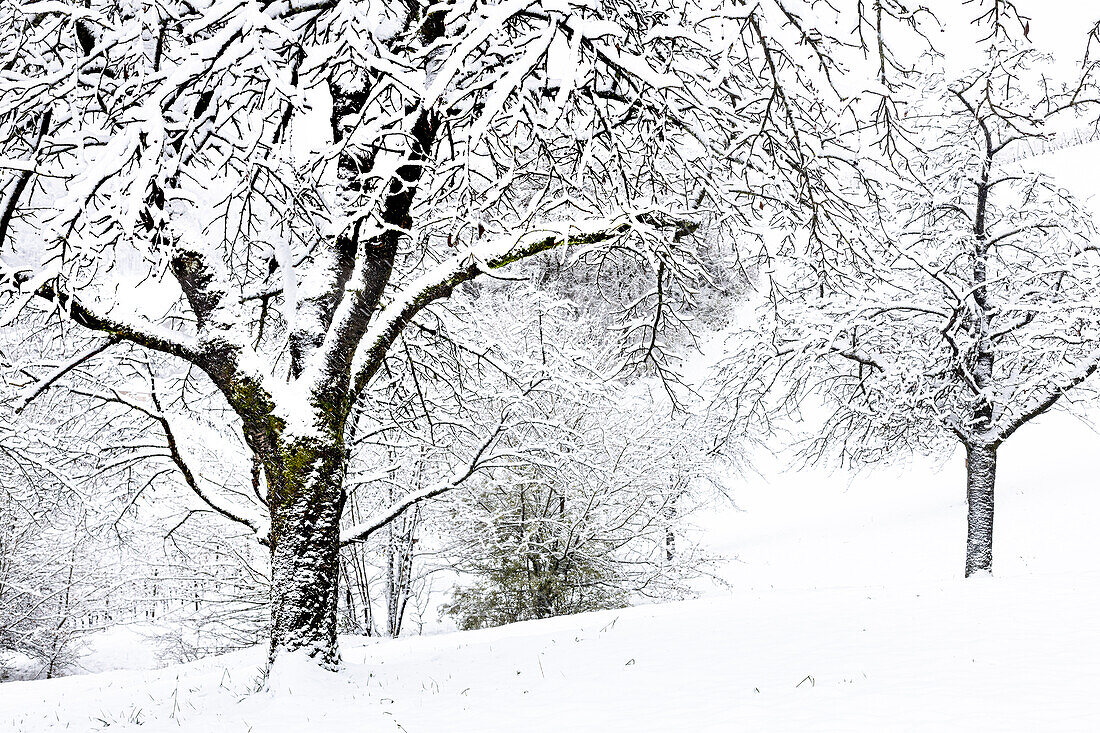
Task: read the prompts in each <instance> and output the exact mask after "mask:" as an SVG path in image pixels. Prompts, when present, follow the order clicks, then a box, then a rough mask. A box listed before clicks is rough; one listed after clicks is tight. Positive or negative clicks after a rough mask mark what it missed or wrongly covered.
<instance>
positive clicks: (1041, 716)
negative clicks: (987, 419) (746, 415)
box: [0, 416, 1100, 733]
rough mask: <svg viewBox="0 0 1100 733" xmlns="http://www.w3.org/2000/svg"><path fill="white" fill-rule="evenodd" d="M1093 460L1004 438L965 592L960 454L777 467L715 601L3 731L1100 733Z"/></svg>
mask: <svg viewBox="0 0 1100 733" xmlns="http://www.w3.org/2000/svg"><path fill="white" fill-rule="evenodd" d="M1098 449H1100V438H1098V437H1097V435H1096V434H1094V433H1093V432H1091V431H1090V430H1089V429H1088V428H1086V427H1084V426H1083V425H1081V424H1080V423H1077V422H1075V421H1073V420H1071V419H1069V418H1067V417H1065V416H1050V417H1047V418H1044V420H1043V421H1042V422H1041V423H1039V424H1037V425H1034V426H1029V427H1028V428H1025V429H1024V430H1022V431H1021V432H1020V434H1018V435H1017V436H1015V437H1014V438H1013V439H1012V440H1011V441H1010V442H1009V443H1007V444H1006V445H1005V446H1004V448H1003V449H1002V451H1003V452H1002V456H1001V477H1000V483H999V489H998V502H999V503H998V508H997V510H998V516H997V527H996V543H997V548H996V550H997V554H996V559H995V567H996V572H997V575H996V577H994V578H988V579H986V578H983V579H977V580H971V581H963V580H962V578H961V570H962V560H963V556H962V549H963V548H962V543H963V536H964V534H963V533H964V528H965V510H964V504H963V501H962V498H963V497H962V466H961V459H960V458H959V457H956V458H955V459H954V460H952V461H949V462H947V463H946V464H945V465H943V466H942V467H936V466H931V465H928V464H922V463H919V462H918V463H915V464H913V465H911V466H909V467H908V468H906V469H897V470H893V471H884V472H878V473H874V474H868V475H864V476H858V477H855V478H853V477H852V476H850V475H847V474H836V475H829V474H826V473H824V472H822V471H817V470H811V471H800V472H798V473H779V472H777V468H778V467H777V466H775V465H768V463H767V462H762V463H761V470H762V473H763V476H762V477H755V478H754V477H751V476H747V477H745V478H744V479H743V480H741V481H740V482H739V484H738V486H737V487H736V492H735V495H736V499H737V501H738V504H739V508H738V509H731V510H728V511H716V512H715V513H714V515H713V516H712V517H710V518H709V521H708V524H709V526H708V529H707V533H708V536H710V537H712V538H713V539H714V541H715V543H716V544H718V545H719V546H720V548H719V549H721V550H723V551H725V552H727V553H728V554H730V555H736V556H737V560H735V561H731V562H730V563H729V565H728V566H727V567H726V569H725V572H724V575H725V577H726V579H727V580H728V581H729V583H730V584H731V588H730V589H726V590H715V591H712V592H710V593H709V594H708V595H707V596H706V597H704V598H702V599H700V600H696V601H689V602H683V603H675V604H668V605H661V606H648V607H641V608H634V609H628V610H622V611H611V612H603V613H596V614H587V615H582V616H574V617H565V618H557V619H551V620H548V621H539V622H529V623H523V624H516V625H514V626H509V627H503V628H498V629H491V630H486V631H476V632H461V633H451V634H441V635H437V636H428V637H418V638H408V639H400V640H397V641H373V640H366V639H358V638H349V639H345V640H344V642H343V653H344V659H345V662H346V669H345V670H344V671H343V672H341V673H339V674H329V673H322V672H315V671H311V670H309V669H308V668H304V667H303V668H298V667H297V666H296V665H295V663H294V660H289V661H288V663H287V664H286V665H285V667H284V668H282V669H276V671H275V672H274V673H273V676H272V679H271V680H269V681H268V684H267V686H266V688H264V689H262V690H261V688H262V687H264V685H263V680H262V679H261V675H260V668H261V663H262V661H263V652H262V650H253V651H248V652H242V653H238V654H233V655H228V656H225V657H218V658H211V659H207V660H203V661H201V662H197V663H193V664H189V665H183V666H175V667H169V668H166V669H161V670H157V671H142V670H135V671H115V672H106V673H102V674H95V675H84V676H76V677H69V678H64V679H59V680H50V681H42V682H18V683H9V684H5V685H0V730H2V731H42V730H61V729H66V730H75V731H85V730H88V731H91V730H99V729H102V728H107V727H109V728H110V729H111V730H116V729H117V730H127V729H134V730H137V729H139V728H140V730H142V731H157V730H164V731H193V732H194V733H206V732H207V731H218V732H219V733H220V732H222V731H224V732H226V733H230V732H235V731H241V732H244V731H250V730H251V731H265V732H272V733H281V732H284V731H306V730H309V731H340V732H341V733H343V731H407V732H408V733H417V732H420V731H425V732H427V731H431V732H433V733H434V732H436V731H450V732H457V731H471V732H472V731H477V732H479V733H482V732H487V731H509V732H510V731H517V730H523V731H528V732H536V731H599V732H600V733H610V732H612V731H631V732H636V731H730V730H752V731H885V730H904V731H918V730H922V731H955V730H958V731H964V730H965V731H1040V730H1041V731H1096V730H1100V695H1098V693H1097V690H1098V689H1100V623H1098V621H1097V619H1098V618H1100V571H1098V570H1097V569H1096V568H1095V565H1096V558H1097V557H1100V533H1097V532H1096V531H1095V529H1094V528H1095V526H1096V524H1097V522H1098V521H1100V493H1098V492H1097V491H1096V490H1095V479H1094V475H1095V473H1096V471H1097V463H1096V461H1097V456H1098V455H1100V450H1098ZM120 638H121V637H120ZM132 641H133V640H132V639H130V638H129V637H127V638H124V639H122V641H120V642H119V644H120V645H122V646H127V645H130V644H131V643H132ZM106 646H108V647H109V646H110V644H107V645H106ZM125 653H126V655H133V654H134V652H133V651H132V650H130V651H126V652H125ZM103 654H104V655H106V654H107V652H106V651H104V652H103ZM138 657H140V655H136V656H134V657H133V659H134V660H135V664H137V665H138V666H146V661H147V660H142V659H139V658H138ZM258 690H259V691H258Z"/></svg>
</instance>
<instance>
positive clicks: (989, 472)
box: [966, 445, 997, 577]
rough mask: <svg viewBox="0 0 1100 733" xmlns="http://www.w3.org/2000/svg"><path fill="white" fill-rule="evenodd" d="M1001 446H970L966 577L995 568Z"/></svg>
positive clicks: (967, 459) (967, 448)
mask: <svg viewBox="0 0 1100 733" xmlns="http://www.w3.org/2000/svg"><path fill="white" fill-rule="evenodd" d="M996 476H997V448H996V447H995V446H989V445H968V446H967V447H966V503H967V522H966V577H970V576H971V575H973V574H975V573H990V572H992V568H993V484H994V480H995V478H996Z"/></svg>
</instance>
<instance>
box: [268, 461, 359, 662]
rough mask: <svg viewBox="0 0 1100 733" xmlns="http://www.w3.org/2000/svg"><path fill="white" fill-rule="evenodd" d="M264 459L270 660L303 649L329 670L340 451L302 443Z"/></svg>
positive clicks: (333, 653) (336, 658) (334, 652)
mask: <svg viewBox="0 0 1100 733" xmlns="http://www.w3.org/2000/svg"><path fill="white" fill-rule="evenodd" d="M280 453H281V455H280V456H279V457H278V458H277V459H275V461H277V462H274V461H273V462H271V463H268V464H267V465H268V468H267V475H268V491H269V503H270V506H271V658H272V659H273V660H274V658H275V657H276V656H277V655H278V654H280V653H282V652H284V651H291V652H293V651H305V652H306V653H308V654H309V655H310V656H311V657H313V658H315V659H316V660H317V661H318V662H319V663H320V664H322V665H323V666H325V667H328V668H330V669H335V668H336V667H337V666H338V665H339V663H340V655H339V651H338V649H337V645H336V618H337V617H336V608H337V602H338V599H339V581H340V572H339V558H340V514H341V512H342V511H343V504H344V493H343V479H344V468H345V461H344V451H343V450H342V449H341V448H340V447H339V446H338V445H330V446H317V445H316V444H314V443H313V442H312V441H300V442H298V443H296V444H294V445H291V446H283V448H282V449H281V450H280Z"/></svg>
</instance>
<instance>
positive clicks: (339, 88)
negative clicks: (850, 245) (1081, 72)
mask: <svg viewBox="0 0 1100 733" xmlns="http://www.w3.org/2000/svg"><path fill="white" fill-rule="evenodd" d="M818 5H819V4H816V3H808V2H804V0H783V2H778V1H773V2H769V3H768V4H766V5H751V6H747V5H742V4H735V5H733V6H731V7H725V6H724V5H722V4H716V5H715V7H700V6H695V5H688V4H683V3H679V2H659V3H656V4H654V3H650V2H646V3H625V4H624V3H589V2H576V3H573V2H564V3H563V2H557V1H554V2H550V0H546V1H545V2H540V1H534V2H532V1H530V0H520V1H519V2H516V1H514V0H502V1H500V2H480V1H477V2H457V3H444V4H438V3H428V2H419V1H417V0H407V1H405V2H400V3H390V4H382V3H375V2H365V1H355V0H262V1H261V2H246V3H205V2H200V3H190V2H177V1H176V0H153V1H151V2H142V3H138V2H121V3H120V2H115V1H114V0H111V1H106V0H92V1H91V2H75V1H73V2H31V3H25V4H21V5H15V4H5V5H4V6H3V7H0V28H2V30H0V64H2V66H3V69H4V71H3V74H2V75H0V159H2V160H3V165H4V167H5V170H6V173H5V179H4V181H3V188H2V191H3V197H2V199H0V201H2V204H0V254H2V256H3V258H4V265H3V270H2V278H3V280H4V281H5V282H6V283H7V284H8V286H9V287H11V288H12V289H13V291H14V292H13V295H14V304H13V306H12V310H9V314H10V313H12V312H14V311H18V310H20V309H22V308H24V307H26V304H27V303H28V302H30V301H32V300H34V301H45V302H46V303H48V304H51V306H52V308H53V311H52V312H53V314H55V315H57V316H59V317H60V318H61V319H62V320H63V321H64V322H66V323H73V324H76V325H79V326H81V327H84V328H85V329H90V330H91V331H94V332H97V333H99V334H102V335H103V337H104V338H105V342H104V346H105V347H106V348H108V349H109V348H113V347H112V346H111V344H113V343H115V342H128V343H130V344H134V345H138V346H140V347H143V348H144V349H147V350H151V351H155V352H161V353H163V354H167V355H169V356H171V357H174V358H175V359H177V360H181V361H182V362H185V363H186V364H188V365H191V366H193V367H195V368H196V369H197V371H199V372H201V373H202V374H203V375H205V377H204V378H205V379H208V380H209V384H212V385H213V387H214V389H216V391H217V393H219V394H220V399H223V400H224V403H226V404H227V405H228V409H229V410H230V411H231V412H232V414H233V420H234V426H235V428H236V429H237V430H239V431H240V436H241V438H242V440H243V443H244V444H246V445H247V448H248V449H249V451H250V452H251V453H252V454H253V456H254V458H255V462H256V463H255V465H256V466H257V470H256V471H255V472H254V474H253V475H254V476H255V480H254V481H252V482H249V479H248V477H241V478H242V481H241V482H240V483H243V484H244V486H245V488H246V489H247V488H248V487H249V486H250V485H251V486H253V487H254V488H255V490H254V491H252V490H243V491H242V490H240V485H239V484H238V486H237V487H234V488H233V491H231V492H228V493H227V492H223V491H220V490H219V489H218V485H217V484H216V483H215V482H211V481H210V480H209V479H208V478H207V477H206V476H205V475H204V474H205V470H204V469H200V468H198V467H195V466H193V465H192V466H188V464H187V460H186V456H185V455H184V454H183V452H182V451H172V453H173V455H172V456H171V457H172V459H173V461H174V463H175V464H176V466H177V468H178V469H179V470H180V472H181V473H182V475H183V476H184V478H185V479H186V484H187V485H188V486H189V487H190V488H192V489H193V490H194V491H195V493H196V495H197V496H199V497H200V498H201V499H202V501H204V502H205V503H206V504H207V505H208V508H211V509H212V510H213V511H214V512H216V513H217V514H220V515H221V516H222V517H223V518H225V519H226V520H228V521H231V522H235V523H237V524H239V525H243V526H244V527H245V528H246V529H247V530H248V531H249V532H250V533H252V534H254V535H255V537H256V538H257V539H258V540H259V541H260V542H262V543H264V544H265V545H266V546H267V547H268V549H269V550H270V553H271V573H272V581H273V582H272V585H271V588H272V630H271V633H272V655H273V656H274V655H275V654H277V653H278V652H279V651H281V650H298V649H302V650H306V651H307V652H308V653H309V654H311V655H313V656H314V657H315V658H317V659H318V660H320V661H321V662H322V663H324V664H327V665H333V664H335V663H336V662H337V659H338V654H337V650H336V616H337V614H336V609H337V598H338V595H339V594H338V591H337V587H338V578H339V572H338V557H339V549H340V547H341V546H342V545H344V544H346V543H349V542H353V541H358V540H362V539H365V538H366V537H368V536H369V535H371V534H372V533H374V532H375V531H377V530H378V529H379V528H380V527H382V526H384V525H385V523H386V522H388V521H390V520H391V519H392V518H393V517H395V516H397V515H398V514H400V512H401V511H403V510H404V509H405V508H407V507H409V506H411V505H413V504H415V503H418V502H419V501H422V500H426V499H427V498H430V497H432V496H436V495H439V494H440V493H442V492H444V491H447V490H449V489H450V488H453V487H454V486H455V485H457V484H458V483H461V482H463V481H464V480H466V479H467V478H468V477H469V476H471V475H474V474H475V473H477V472H478V470H479V469H480V468H481V467H482V466H483V465H484V464H486V463H487V462H490V463H491V461H492V458H493V446H494V445H495V442H496V440H497V438H499V437H500V435H501V433H502V432H503V431H506V430H508V429H509V425H508V424H506V423H500V424H499V425H500V427H498V428H492V427H490V428H489V429H485V428H484V427H481V428H478V429H475V430H474V431H473V432H474V433H479V437H478V439H477V440H474V441H473V449H472V453H470V454H468V455H466V456H465V457H464V458H463V460H462V461H461V462H460V463H459V466H460V467H459V469H458V470H457V472H456V473H454V474H453V476H452V477H451V478H449V479H446V480H444V481H442V482H441V483H440V484H439V485H438V486H435V487H427V488H426V489H425V490H423V491H419V492H416V493H415V494H411V495H405V496H403V497H402V498H401V499H399V500H398V501H397V503H396V504H395V505H394V506H392V507H390V508H387V509H384V510H382V511H380V512H378V513H377V514H376V515H374V517H373V518H372V519H371V520H370V521H365V522H362V523H359V524H356V525H353V526H351V527H348V528H345V532H344V533H341V531H340V525H341V516H342V512H343V508H344V504H345V499H346V494H347V487H346V485H345V476H346V474H347V473H348V464H349V460H350V453H351V452H352V448H353V446H355V445H357V443H356V440H357V437H358V436H357V434H356V432H357V430H358V429H359V428H360V425H361V420H360V418H361V417H362V415H363V413H367V415H368V417H367V418H366V419H367V420H368V422H369V420H370V418H371V417H372V416H373V417H374V418H375V419H376V422H378V423H383V422H384V421H385V416H384V414H379V413H377V412H374V409H375V408H376V407H377V406H378V404H379V402H378V400H377V399H374V398H371V399H367V397H366V395H367V393H368V392H370V391H371V390H374V389H375V388H376V387H377V386H378V385H379V381H380V380H382V379H383V375H386V373H387V372H388V370H389V361H392V360H395V359H394V358H393V357H394V356H395V355H396V354H397V349H398V344H399V343H400V342H401V339H402V335H403V334H405V333H407V332H409V331H410V329H414V330H415V329H417V328H419V326H423V325H425V324H423V323H422V322H421V321H420V320H418V319H423V318H425V314H426V313H427V310H426V309H430V308H433V307H438V306H437V305H435V304H438V303H439V301H442V300H444V299H446V298H447V297H448V296H450V295H451V294H452V293H453V292H455V291H456V289H461V288H463V287H464V284H465V283H468V282H469V281H471V280H473V279H474V278H476V277H478V276H479V275H482V274H484V273H492V272H494V271H497V270H499V269H501V268H503V267H505V266H507V265H509V264H510V263H513V262H516V261H517V260H521V259H523V258H526V257H530V256H533V255H536V254H538V253H540V252H544V251H547V250H550V249H554V248H559V247H561V248H569V249H570V250H572V252H573V253H574V256H575V257H583V258H586V259H589V260H597V261H598V262H597V264H601V263H602V262H604V261H605V260H606V258H605V257H604V256H603V254H604V253H622V252H624V251H627V252H630V253H633V255H634V256H636V258H637V259H638V260H639V261H641V262H644V263H646V265H647V266H648V269H649V272H650V276H651V277H652V280H651V282H652V283H653V287H651V288H649V292H643V293H641V294H640V295H639V297H638V298H636V301H635V307H634V308H633V309H632V310H631V311H630V312H629V313H628V314H627V315H628V319H627V321H626V322H625V328H624V330H623V331H622V333H623V334H624V341H625V343H624V346H625V349H624V353H626V354H628V355H633V357H634V358H635V359H641V360H642V363H644V364H646V365H647V367H646V368H649V369H658V370H661V369H664V365H663V364H662V362H661V360H660V359H659V358H657V357H656V355H657V354H658V353H659V352H658V350H657V349H656V344H657V342H658V338H657V333H656V331H655V329H657V330H659V329H661V328H663V326H664V324H668V323H675V322H676V321H675V319H672V318H670V311H669V310H668V308H669V305H668V300H667V299H666V298H665V294H666V293H668V292H671V291H679V292H684V293H690V292H691V291H693V290H694V289H695V288H696V287H697V286H698V285H699V283H700V281H701V280H702V279H703V274H702V273H701V270H700V268H699V267H698V263H697V260H696V256H695V255H696V249H697V248H698V246H699V245H698V242H697V241H693V240H692V238H691V237H690V236H689V235H690V234H691V233H692V232H693V231H695V230H696V228H697V227H698V226H699V225H706V226H708V227H710V228H711V229H712V230H713V231H714V232H715V233H725V234H729V233H732V234H734V235H736V236H737V237H738V238H739V239H743V238H749V237H755V236H757V235H758V225H759V223H760V222H761V221H765V220H770V221H772V222H773V223H774V224H776V225H777V226H783V227H787V228H790V227H792V226H793V225H795V224H797V223H801V222H809V224H810V227H811V233H812V234H813V236H814V238H815V239H816V240H818V241H824V239H825V237H823V233H824V232H829V231H832V230H833V229H835V228H836V227H837V223H836V222H837V221H838V220H843V218H844V217H845V215H846V213H845V212H846V202H845V200H844V196H843V192H842V191H841V190H840V189H839V187H838V186H837V185H836V181H837V175H836V171H835V168H837V167H844V166H845V165H847V163H848V161H847V159H848V158H849V157H850V151H849V150H847V149H846V148H844V147H843V145H842V144H841V143H840V142H838V141H837V138H836V133H835V130H834V125H835V115H834V112H835V107H837V106H839V105H837V104H834V103H836V102H839V101H840V100H839V98H838V96H837V95H836V94H835V93H834V91H833V90H832V82H833V78H834V74H833V72H834V71H835V68H836V61H835V59H834V57H833V53H834V51H835V50H836V49H837V48H839V45H838V44H837V43H836V41H835V39H833V38H832V37H830V35H829V34H828V33H825V32H823V31H822V30H821V28H832V27H834V23H833V21H832V20H831V19H827V20H826V21H824V22H823V23H822V24H821V27H820V28H819V27H817V24H815V22H813V21H812V20H810V18H812V17H813V16H811V15H809V9H810V7H811V6H812V7H814V8H816V7H818ZM807 212H808V213H807ZM647 311H648V313H647ZM647 315H648V316H649V318H646V316H647ZM9 317H10V315H9ZM646 323H648V324H651V325H652V326H654V328H650V327H648V326H646V325H645V324H646ZM639 344H640V348H639ZM383 393H384V391H383ZM139 407H140V409H144V410H145V411H146V414H147V415H148V416H149V417H150V418H151V419H152V420H154V421H156V422H158V423H159V424H160V427H161V428H162V432H164V430H163V429H164V428H170V427H171V422H172V420H171V419H170V418H169V417H168V415H167V414H166V412H165V411H164V410H162V409H161V408H159V407H157V406H156V405H153V406H152V407H150V406H149V405H148V404H144V403H142V404H140V406H139ZM135 409H138V408H135ZM475 428H476V426H475ZM466 433H467V437H469V433H470V431H466ZM164 435H165V438H166V439H167V440H169V443H171V439H170V438H168V437H167V433H166V432H165V433H164ZM169 447H170V448H171V445H169Z"/></svg>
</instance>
